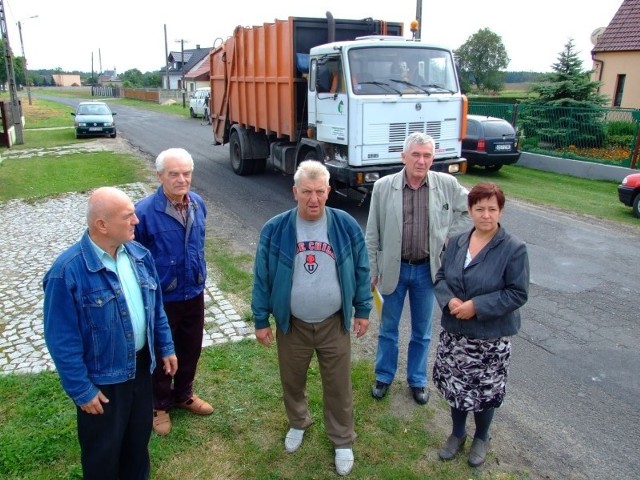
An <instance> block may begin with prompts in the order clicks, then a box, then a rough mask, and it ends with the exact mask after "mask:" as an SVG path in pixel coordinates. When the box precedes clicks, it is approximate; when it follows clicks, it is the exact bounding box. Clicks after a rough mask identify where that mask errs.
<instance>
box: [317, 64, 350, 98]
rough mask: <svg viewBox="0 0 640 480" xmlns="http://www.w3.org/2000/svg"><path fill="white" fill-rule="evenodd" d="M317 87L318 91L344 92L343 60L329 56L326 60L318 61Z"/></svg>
mask: <svg viewBox="0 0 640 480" xmlns="http://www.w3.org/2000/svg"><path fill="white" fill-rule="evenodd" d="M317 71H318V76H317V83H316V85H317V89H318V93H344V92H345V85H344V75H343V73H342V62H340V58H339V57H336V58H328V59H326V60H325V61H322V60H320V61H318V66H317Z"/></svg>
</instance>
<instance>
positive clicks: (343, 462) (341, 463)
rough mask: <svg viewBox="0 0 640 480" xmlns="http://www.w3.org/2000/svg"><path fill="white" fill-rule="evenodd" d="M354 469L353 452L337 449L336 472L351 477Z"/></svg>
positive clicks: (347, 449)
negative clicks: (350, 474)
mask: <svg viewBox="0 0 640 480" xmlns="http://www.w3.org/2000/svg"><path fill="white" fill-rule="evenodd" d="M352 468H353V450H352V449H351V448H336V472H338V475H342V476H343V477H344V476H345V475H349V473H350V472H351V469H352Z"/></svg>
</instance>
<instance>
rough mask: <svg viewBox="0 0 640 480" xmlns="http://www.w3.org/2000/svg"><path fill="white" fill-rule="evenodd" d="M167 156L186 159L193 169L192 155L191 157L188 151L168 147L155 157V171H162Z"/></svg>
mask: <svg viewBox="0 0 640 480" xmlns="http://www.w3.org/2000/svg"><path fill="white" fill-rule="evenodd" d="M167 158H179V159H182V160H186V161H187V162H189V164H190V165H191V170H193V157H191V154H190V153H189V152H187V151H186V150H185V149H184V148H168V149H167V150H164V151H162V152H160V154H159V155H158V156H157V157H156V172H158V173H162V172H164V162H165V160H166V159H167Z"/></svg>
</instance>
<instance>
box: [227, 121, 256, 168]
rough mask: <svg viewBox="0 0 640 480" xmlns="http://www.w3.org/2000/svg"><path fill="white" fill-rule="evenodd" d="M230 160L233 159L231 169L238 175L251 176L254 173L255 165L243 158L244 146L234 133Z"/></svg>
mask: <svg viewBox="0 0 640 480" xmlns="http://www.w3.org/2000/svg"><path fill="white" fill-rule="evenodd" d="M229 158H230V159H231V168H232V169H233V171H234V172H235V173H236V174H237V175H251V174H252V173H253V163H252V162H249V161H247V160H245V159H244V158H242V146H241V145H240V138H239V137H238V134H237V133H236V132H233V133H232V134H231V138H230V139H229Z"/></svg>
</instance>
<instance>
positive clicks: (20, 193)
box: [0, 152, 144, 201]
mask: <svg viewBox="0 0 640 480" xmlns="http://www.w3.org/2000/svg"><path fill="white" fill-rule="evenodd" d="M143 172H144V167H143V166H142V165H140V162H138V161H135V160H134V161H132V159H131V157H130V156H129V155H124V154H114V153H112V152H94V153H74V154H68V155H61V156H59V157H58V156H57V157H51V156H47V157H32V158H26V159H7V160H4V161H3V162H2V163H0V201H2V200H9V199H12V198H23V199H33V198H42V197H49V196H52V195H57V194H60V193H66V192H85V191H87V190H91V189H93V188H97V187H101V186H103V185H122V184H125V183H132V182H135V181H138V180H139V179H140V178H142V177H143Z"/></svg>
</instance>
